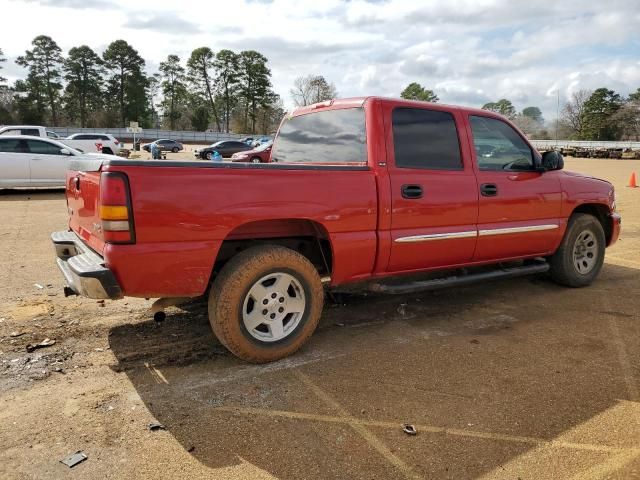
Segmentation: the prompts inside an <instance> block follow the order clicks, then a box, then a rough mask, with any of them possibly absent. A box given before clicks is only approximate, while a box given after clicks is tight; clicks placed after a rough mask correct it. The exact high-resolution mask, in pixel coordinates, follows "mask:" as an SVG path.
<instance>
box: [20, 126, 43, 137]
mask: <svg viewBox="0 0 640 480" xmlns="http://www.w3.org/2000/svg"><path fill="white" fill-rule="evenodd" d="M21 131H22V135H32V136H34V137H39V136H40V130H38V129H37V128H22V129H21Z"/></svg>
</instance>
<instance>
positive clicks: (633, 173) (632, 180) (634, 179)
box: [627, 172, 638, 188]
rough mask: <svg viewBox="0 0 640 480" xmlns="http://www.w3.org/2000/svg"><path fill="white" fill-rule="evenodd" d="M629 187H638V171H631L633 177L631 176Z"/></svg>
mask: <svg viewBox="0 0 640 480" xmlns="http://www.w3.org/2000/svg"><path fill="white" fill-rule="evenodd" d="M627 187H631V188H638V184H637V183H636V172H632V173H631V177H630V178H629V185H627Z"/></svg>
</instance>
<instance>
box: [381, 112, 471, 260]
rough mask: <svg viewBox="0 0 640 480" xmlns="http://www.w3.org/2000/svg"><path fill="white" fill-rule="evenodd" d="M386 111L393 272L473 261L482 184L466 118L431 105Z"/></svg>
mask: <svg viewBox="0 0 640 480" xmlns="http://www.w3.org/2000/svg"><path fill="white" fill-rule="evenodd" d="M383 109H384V118H385V122H386V130H387V133H386V138H387V158H388V159H389V165H388V167H387V168H388V171H389V176H390V181H391V206H392V210H391V237H392V238H391V240H392V245H391V255H390V258H389V263H388V266H387V270H388V271H389V272H401V271H410V270H422V269H428V268H436V267H444V266H452V265H456V264H461V263H466V262H469V261H470V260H471V258H472V257H473V252H474V249H475V246H476V221H477V217H478V186H477V182H476V177H475V174H474V171H473V168H472V166H471V162H470V159H469V152H468V144H467V142H466V140H467V138H466V130H465V128H464V124H463V123H462V116H461V115H460V114H459V113H458V112H451V111H448V110H446V109H443V108H441V107H437V106H431V105H429V106H425V107H413V106H412V107H410V108H409V107H405V106H401V107H400V106H396V107H394V106H393V104H392V103H389V104H385V105H384V107H383ZM461 140H463V141H461Z"/></svg>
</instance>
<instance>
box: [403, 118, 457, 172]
mask: <svg viewBox="0 0 640 480" xmlns="http://www.w3.org/2000/svg"><path fill="white" fill-rule="evenodd" d="M392 124H393V148H394V152H395V159H396V167H398V168H421V169H428V170H462V157H461V155H460V142H459V140H458V131H457V129H456V122H455V120H454V118H453V115H452V114H451V113H449V112H442V111H439V110H426V109H423V108H396V109H394V110H393V114H392Z"/></svg>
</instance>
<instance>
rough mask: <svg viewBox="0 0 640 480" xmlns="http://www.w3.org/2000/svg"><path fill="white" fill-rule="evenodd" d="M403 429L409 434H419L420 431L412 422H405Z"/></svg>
mask: <svg viewBox="0 0 640 480" xmlns="http://www.w3.org/2000/svg"><path fill="white" fill-rule="evenodd" d="M402 431H403V432H404V433H406V434H407V435H417V434H418V431H417V430H416V427H414V426H413V425H411V424H410V423H404V424H403V425H402Z"/></svg>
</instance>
